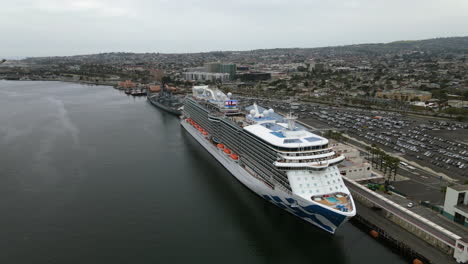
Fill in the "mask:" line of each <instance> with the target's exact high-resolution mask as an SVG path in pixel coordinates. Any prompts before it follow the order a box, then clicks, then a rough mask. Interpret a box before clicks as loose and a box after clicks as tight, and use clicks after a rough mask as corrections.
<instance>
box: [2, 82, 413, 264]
mask: <svg viewBox="0 0 468 264" xmlns="http://www.w3.org/2000/svg"><path fill="white" fill-rule="evenodd" d="M0 107H1V108H0V109H1V111H0V210H1V212H2V215H1V217H0V236H1V239H0V248H1V250H0V263H11V264H23V263H24V264H32V263H34V264H42V263H44V264H45V263H47V264H51V263H57V264H59V263H60V264H63V263H67V264H72V263H86V264H93V263H96V264H98V263H99V264H105V263H109V264H110V263H112V264H115V263H140V264H141V263H243V264H247V263H356V264H358V263H359V264H362V263H372V264H373V263H379V264H386V263H392V264H394V263H396V264H399V263H407V262H408V261H407V260H405V259H403V258H402V257H400V256H399V255H398V254H396V253H394V252H392V251H391V250H390V249H389V248H387V247H385V246H383V245H382V244H380V243H379V242H377V241H376V240H375V239H373V238H372V237H371V236H369V234H366V233H364V232H362V231H360V230H359V229H357V228H356V227H355V226H353V225H352V224H350V223H347V224H345V225H344V226H343V227H341V229H339V230H338V232H337V233H336V235H334V236H332V235H329V234H327V233H325V232H324V231H321V230H319V229H318V228H316V227H314V226H312V225H310V224H307V223H305V222H303V221H302V220H300V219H298V218H296V217H294V216H292V215H290V214H288V213H287V212H284V211H282V210H281V209H279V208H277V207H274V206H273V205H271V204H269V203H267V202H266V201H264V200H263V199H261V198H259V197H257V196H256V195H255V194H254V193H252V192H251V191H249V190H248V189H247V188H245V187H244V186H242V185H241V184H240V183H239V182H237V181H236V180H235V178H234V177H232V176H231V175H230V174H229V173H228V172H227V171H226V170H225V169H224V168H223V167H222V166H221V165H220V164H218V163H217V162H216V160H215V159H214V158H212V157H211V156H210V155H209V154H208V153H207V152H206V151H205V150H204V149H203V148H201V147H200V145H199V144H198V143H197V142H196V141H195V140H194V139H192V138H191V137H190V136H189V135H188V133H186V132H185V131H184V130H183V129H182V128H181V127H180V125H179V122H178V119H177V118H176V117H174V116H173V115H170V114H167V113H165V112H164V111H161V110H158V109H157V108H155V107H153V106H152V105H151V104H149V103H148V102H147V101H146V99H145V98H137V97H132V96H127V95H125V94H124V93H123V92H119V91H117V90H114V89H113V88H112V87H107V86H90V85H81V84H73V83H62V82H35V81H0Z"/></svg>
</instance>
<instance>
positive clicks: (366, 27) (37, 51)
mask: <svg viewBox="0 0 468 264" xmlns="http://www.w3.org/2000/svg"><path fill="white" fill-rule="evenodd" d="M2 1H5V3H2V5H1V6H2V8H1V9H0V32H1V34H2V38H1V39H2V41H0V57H1V56H44V55H72V54H86V53H97V52H108V51H134V52H196V51H210V50H246V49H257V48H275V47H317V46H328V45H343V44H356V43H364V42H388V41H393V40H400V39H423V38H432V37H444V36H460V35H468V18H467V16H466V14H468V1H465V0H446V1H438V0H411V1H407V0H392V1H383V0H328V1H319V0H289V1H284V0H250V1H249V0H238V1H221V0H132V1H129V0H113V1H111V0H20V1H14V2H13V1H10V2H6V0H2Z"/></svg>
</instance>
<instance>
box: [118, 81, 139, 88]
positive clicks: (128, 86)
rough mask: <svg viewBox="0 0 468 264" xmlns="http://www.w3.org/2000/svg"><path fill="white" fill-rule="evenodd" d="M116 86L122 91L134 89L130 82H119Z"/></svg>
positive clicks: (132, 83) (133, 84) (134, 85)
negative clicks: (122, 89)
mask: <svg viewBox="0 0 468 264" xmlns="http://www.w3.org/2000/svg"><path fill="white" fill-rule="evenodd" d="M118 85H119V86H120V87H122V88H124V89H133V88H135V87H136V84H135V83H134V82H132V81H130V80H126V81H123V82H119V84H118Z"/></svg>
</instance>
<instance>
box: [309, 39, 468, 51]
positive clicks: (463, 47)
mask: <svg viewBox="0 0 468 264" xmlns="http://www.w3.org/2000/svg"><path fill="white" fill-rule="evenodd" d="M315 50H334V51H337V52H339V51H341V52H344V51H348V52H356V53H372V54H384V53H397V52H404V51H424V52H431V53H440V52H443V53H462V54H468V37H451V38H435V39H425V40H406V41H394V42H390V43H375V44H358V45H347V46H338V47H325V48H317V49H315Z"/></svg>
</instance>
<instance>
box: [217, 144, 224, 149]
mask: <svg viewBox="0 0 468 264" xmlns="http://www.w3.org/2000/svg"><path fill="white" fill-rule="evenodd" d="M216 146H217V147H218V148H219V149H223V148H224V145H223V144H218V145H216Z"/></svg>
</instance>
